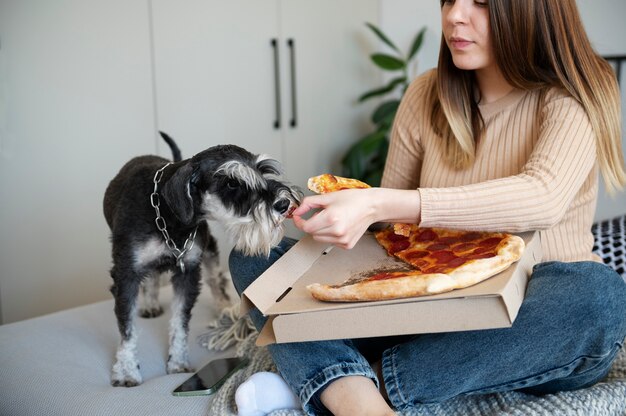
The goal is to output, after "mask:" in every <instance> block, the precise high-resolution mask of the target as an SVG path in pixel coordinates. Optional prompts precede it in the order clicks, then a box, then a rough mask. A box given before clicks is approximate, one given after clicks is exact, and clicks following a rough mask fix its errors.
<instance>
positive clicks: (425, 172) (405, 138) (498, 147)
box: [381, 71, 598, 261]
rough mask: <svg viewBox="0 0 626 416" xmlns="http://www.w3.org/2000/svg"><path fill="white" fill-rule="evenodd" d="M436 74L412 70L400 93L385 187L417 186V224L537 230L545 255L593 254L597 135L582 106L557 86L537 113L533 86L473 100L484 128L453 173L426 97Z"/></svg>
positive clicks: (548, 257) (566, 258) (585, 257)
mask: <svg viewBox="0 0 626 416" xmlns="http://www.w3.org/2000/svg"><path fill="white" fill-rule="evenodd" d="M432 76H434V71H430V72H428V73H426V74H424V75H422V76H420V77H418V78H417V79H416V80H415V81H413V83H412V84H411V86H410V87H409V89H408V90H407V92H406V93H405V95H404V97H403V99H402V103H401V104H400V108H399V109H398V113H397V115H396V120H395V123H394V127H393V130H392V136H391V144H390V148H389V155H388V158H387V163H386V166H385V172H384V175H383V181H382V185H381V186H383V187H389V188H399V189H415V188H418V189H419V192H420V196H421V201H422V207H421V222H420V226H422V227H442V228H453V229H465V230H484V231H509V232H522V231H530V230H539V231H540V233H539V234H540V238H541V245H542V249H543V260H544V261H549V260H560V261H579V260H596V259H597V257H596V256H594V255H592V252H591V250H592V248H593V242H594V240H593V235H592V233H591V225H592V222H593V217H594V211H595V206H596V199H597V191H598V169H597V165H596V148H595V135H594V133H593V131H592V128H591V125H590V123H589V119H588V117H587V115H586V113H585V111H584V110H583V108H582V107H581V106H580V104H578V103H577V102H576V101H575V100H574V99H573V98H571V97H569V96H568V95H566V94H565V93H564V92H562V91H559V90H556V89H555V90H551V91H549V92H548V93H547V94H546V96H545V101H544V103H543V107H542V108H541V109H540V111H539V112H536V107H537V105H538V100H539V93H538V92H537V91H522V90H513V91H512V92H511V93H509V94H508V95H507V96H505V97H503V98H501V99H499V100H497V101H495V102H492V103H489V104H485V105H479V108H480V111H481V114H482V116H483V119H484V121H485V135H484V137H483V138H482V139H481V140H480V142H479V143H478V146H477V150H476V160H475V162H474V163H473V165H472V166H470V167H469V168H467V169H464V170H455V169H454V168H452V167H450V166H449V165H448V164H447V163H446V161H445V160H444V158H443V154H442V141H441V139H440V138H439V137H438V136H437V135H436V134H435V133H434V131H433V129H432V127H431V125H430V109H429V108H427V105H426V103H425V99H424V97H425V96H426V89H427V86H428V83H429V82H430V79H431V77H432ZM537 113H538V114H539V116H538V117H536V114H537Z"/></svg>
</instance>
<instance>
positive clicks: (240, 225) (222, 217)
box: [204, 197, 295, 257]
mask: <svg viewBox="0 0 626 416" xmlns="http://www.w3.org/2000/svg"><path fill="white" fill-rule="evenodd" d="M293 205H295V201H292V206H293ZM204 208H205V212H207V213H210V214H209V215H208V216H207V218H206V219H207V220H215V221H218V222H219V223H221V224H222V225H223V226H224V228H225V229H226V232H227V234H228V235H229V236H230V238H231V240H233V242H234V245H235V249H236V250H239V251H241V252H242V253H243V254H244V255H246V256H260V255H263V256H265V257H268V256H269V254H270V251H271V249H272V247H275V246H277V245H278V243H280V241H281V240H282V238H283V235H284V234H285V226H284V220H285V215H283V214H279V213H278V212H276V211H275V210H274V209H273V208H272V207H271V206H268V205H266V204H264V203H260V204H258V205H256V206H255V207H253V208H252V209H251V210H250V211H249V212H248V214H247V215H244V216H238V215H237V214H236V213H235V210H233V209H229V208H226V207H225V206H224V205H223V204H222V203H221V202H220V201H219V199H218V198H211V197H208V198H206V199H205V202H204ZM290 211H291V207H290V209H289V210H288V212H290Z"/></svg>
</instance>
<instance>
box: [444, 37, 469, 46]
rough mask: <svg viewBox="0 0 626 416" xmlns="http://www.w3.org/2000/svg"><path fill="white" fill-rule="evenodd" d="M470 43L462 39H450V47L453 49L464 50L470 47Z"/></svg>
mask: <svg viewBox="0 0 626 416" xmlns="http://www.w3.org/2000/svg"><path fill="white" fill-rule="evenodd" d="M472 43H474V42H472V41H471V40H467V39H463V38H454V37H453V38H450V46H452V47H453V48H455V49H464V48H467V47H468V46H470V45H471V44H472Z"/></svg>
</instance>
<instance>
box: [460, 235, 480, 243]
mask: <svg viewBox="0 0 626 416" xmlns="http://www.w3.org/2000/svg"><path fill="white" fill-rule="evenodd" d="M479 238H480V233H467V234H461V236H460V237H459V240H461V241H465V242H469V241H474V240H478V239H479Z"/></svg>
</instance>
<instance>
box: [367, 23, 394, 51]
mask: <svg viewBox="0 0 626 416" xmlns="http://www.w3.org/2000/svg"><path fill="white" fill-rule="evenodd" d="M365 24H366V25H367V27H369V28H370V29H371V30H372V32H374V33H375V34H376V36H378V38H379V39H380V40H382V41H383V42H385V43H386V44H387V45H389V46H390V47H391V48H392V49H394V50H395V51H396V52H398V53H400V49H398V47H397V46H396V45H394V43H393V42H392V41H391V40H390V39H389V38H388V37H387V36H386V35H385V34H384V33H383V32H382V30H380V29H379V28H377V27H376V26H374V25H373V24H371V23H365Z"/></svg>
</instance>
